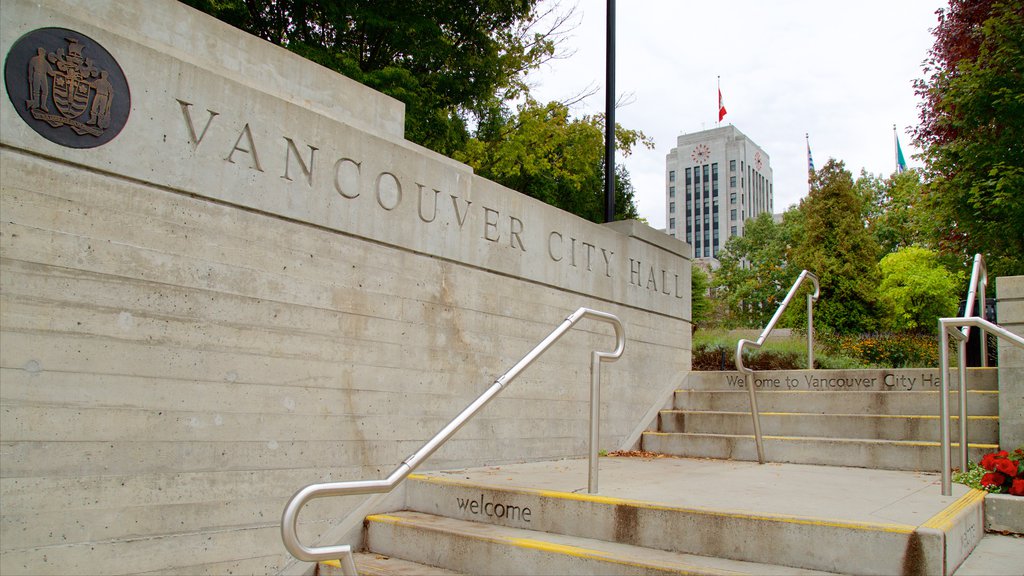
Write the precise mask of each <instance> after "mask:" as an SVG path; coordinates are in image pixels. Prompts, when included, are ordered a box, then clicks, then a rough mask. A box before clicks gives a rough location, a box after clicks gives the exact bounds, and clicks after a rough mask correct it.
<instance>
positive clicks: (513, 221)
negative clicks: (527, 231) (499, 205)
mask: <svg viewBox="0 0 1024 576" xmlns="http://www.w3.org/2000/svg"><path fill="white" fill-rule="evenodd" d="M508 227H509V230H508V231H509V235H510V236H511V239H510V240H509V246H511V247H512V248H515V247H516V243H517V242H518V243H519V249H520V250H522V251H523V252H526V246H524V245H523V238H522V237H521V236H520V235H521V234H522V233H523V221H522V220H520V219H519V218H516V217H515V216H509V217H508Z"/></svg>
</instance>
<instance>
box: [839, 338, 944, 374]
mask: <svg viewBox="0 0 1024 576" xmlns="http://www.w3.org/2000/svg"><path fill="white" fill-rule="evenodd" d="M822 340H823V343H824V345H825V348H826V350H827V351H828V352H829V353H830V354H834V355H845V356H849V357H851V358H853V359H855V360H857V361H860V362H863V363H864V364H867V365H871V366H882V367H886V368H911V367H930V366H937V365H938V364H939V347H938V342H937V341H936V338H935V337H934V336H926V335H924V334H865V335H860V336H825V337H823V338H822Z"/></svg>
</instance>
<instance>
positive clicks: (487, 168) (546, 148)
mask: <svg viewBox="0 0 1024 576" xmlns="http://www.w3.org/2000/svg"><path fill="white" fill-rule="evenodd" d="M616 140H617V147H618V149H619V150H620V151H621V152H623V153H624V154H627V155H628V154H629V153H630V152H631V151H632V149H633V146H635V145H637V144H642V145H645V146H648V147H650V146H652V144H651V142H650V141H649V140H648V139H647V138H646V137H645V136H644V135H643V133H641V132H638V131H635V130H627V129H624V128H622V127H616ZM454 157H455V159H456V160H459V161H462V162H465V163H467V164H469V165H470V166H472V167H473V169H474V170H476V172H477V174H479V175H481V176H483V177H485V178H488V179H490V180H494V181H495V182H498V183H499V184H503V185H505V186H508V187H509V188H513V189H515V190H519V191H520V192H523V193H524V194H528V195H530V196H533V197H534V198H537V199H538V200H541V201H543V202H546V203H548V204H551V205H553V206H557V207H559V208H562V209H563V210H566V211H568V212H572V213H573V214H576V215H578V216H582V217H583V218H586V219H588V220H591V221H593V222H603V221H604V118H603V117H602V116H584V117H583V118H572V117H570V116H569V108H568V106H566V105H564V104H560V103H558V102H549V103H548V104H545V105H541V104H539V103H537V102H535V101H533V100H527V102H525V103H524V104H522V105H520V106H519V108H518V111H517V113H516V115H515V116H513V117H510V118H507V119H503V118H499V117H497V116H494V117H491V118H490V120H489V123H488V124H487V126H486V127H485V128H483V129H481V130H480V135H479V136H478V137H476V138H472V139H471V140H470V141H469V142H468V144H467V146H466V148H465V150H463V151H460V152H457V153H456V154H455V155H454ZM615 214H616V219H626V218H636V217H637V212H636V205H635V203H634V190H633V185H632V183H631V182H630V179H629V173H628V172H627V171H626V169H625V168H624V167H623V166H621V165H617V166H616V198H615Z"/></svg>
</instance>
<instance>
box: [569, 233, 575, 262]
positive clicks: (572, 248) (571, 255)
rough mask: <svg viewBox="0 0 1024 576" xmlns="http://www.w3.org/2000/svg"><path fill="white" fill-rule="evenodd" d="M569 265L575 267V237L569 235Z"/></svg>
mask: <svg viewBox="0 0 1024 576" xmlns="http://www.w3.org/2000/svg"><path fill="white" fill-rule="evenodd" d="M569 242H570V245H569V266H572V267H573V268H575V267H576V239H575V238H573V237H572V236H570V237H569Z"/></svg>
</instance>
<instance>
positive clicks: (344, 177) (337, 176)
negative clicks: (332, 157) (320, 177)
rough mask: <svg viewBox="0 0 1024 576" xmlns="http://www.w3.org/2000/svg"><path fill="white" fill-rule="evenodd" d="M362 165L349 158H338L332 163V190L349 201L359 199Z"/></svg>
mask: <svg viewBox="0 0 1024 576" xmlns="http://www.w3.org/2000/svg"><path fill="white" fill-rule="evenodd" d="M361 169H362V164H360V163H359V162H356V161H355V160H353V159H351V158H340V159H339V160H338V161H337V162H335V163H334V189H335V190H336V191H337V192H338V194H341V195H342V196H344V197H345V198H348V199H349V200H351V199H353V198H358V197H359V180H360V178H359V177H360V171H361Z"/></svg>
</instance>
